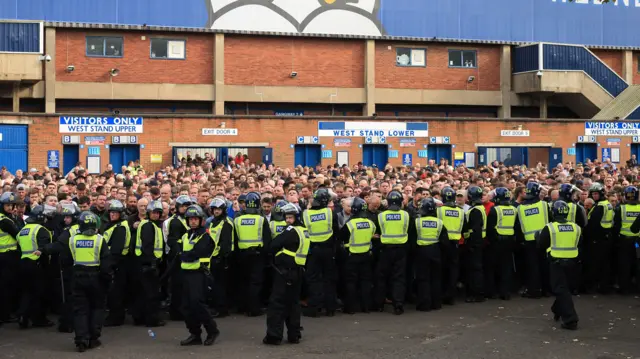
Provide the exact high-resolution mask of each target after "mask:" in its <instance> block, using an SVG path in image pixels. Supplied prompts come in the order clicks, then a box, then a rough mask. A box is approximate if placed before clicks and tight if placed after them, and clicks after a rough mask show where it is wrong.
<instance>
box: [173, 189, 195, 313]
mask: <svg viewBox="0 0 640 359" xmlns="http://www.w3.org/2000/svg"><path fill="white" fill-rule="evenodd" d="M192 204H193V202H192V201H191V198H190V197H189V196H186V195H182V196H178V198H176V203H175V210H176V212H175V214H174V215H173V216H171V218H169V219H168V220H167V221H168V222H169V223H168V233H167V246H168V247H169V254H168V255H167V262H168V263H170V265H172V266H173V268H170V269H169V270H170V271H171V283H170V290H171V305H170V306H169V318H170V319H171V320H182V319H183V317H182V302H181V299H182V278H181V276H182V271H179V270H173V269H174V268H175V269H177V268H178V267H179V262H180V259H179V258H178V259H176V256H177V255H178V253H180V251H181V250H182V248H181V246H182V243H181V242H180V240H181V239H182V236H184V234H185V233H187V231H188V230H189V226H187V221H186V220H185V219H184V214H185V212H186V211H187V208H189V206H191V205H192Z"/></svg>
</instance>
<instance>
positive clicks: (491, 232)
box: [485, 187, 518, 300]
mask: <svg viewBox="0 0 640 359" xmlns="http://www.w3.org/2000/svg"><path fill="white" fill-rule="evenodd" d="M495 193H496V194H495V197H494V201H495V203H496V206H494V207H491V210H489V215H487V239H488V242H489V247H488V248H489V253H490V258H489V260H488V261H487V262H486V263H487V264H488V265H489V267H488V268H485V272H486V273H487V276H486V278H485V282H486V283H485V288H486V289H487V293H485V294H486V295H487V296H489V297H491V298H493V297H495V296H496V289H497V293H499V294H500V299H502V300H509V299H511V294H510V291H511V285H512V279H511V278H512V274H513V251H514V249H515V244H516V238H515V228H514V226H515V224H516V216H517V213H518V212H517V210H516V208H515V207H514V206H513V205H512V203H513V202H512V200H513V198H512V195H511V192H510V191H509V190H508V189H506V188H504V187H498V188H496V190H495ZM496 278H498V285H497V288H496V285H495V279H496Z"/></svg>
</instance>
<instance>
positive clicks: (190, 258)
mask: <svg viewBox="0 0 640 359" xmlns="http://www.w3.org/2000/svg"><path fill="white" fill-rule="evenodd" d="M184 217H185V219H186V220H187V223H188V225H189V231H188V232H187V233H185V234H184V236H183V237H182V241H181V242H182V254H181V255H180V260H181V264H180V268H182V272H183V275H182V278H183V280H184V282H183V284H184V285H183V297H182V303H183V308H184V317H185V323H186V325H187V329H189V333H190V335H189V337H188V338H187V339H185V340H183V341H181V342H180V345H182V346H187V345H202V344H203V342H202V338H201V337H200V335H201V334H202V328H201V326H202V327H204V329H205V330H206V331H207V337H206V339H205V340H204V345H207V346H208V345H213V343H214V342H215V340H216V338H217V337H218V335H220V331H219V330H218V326H217V325H216V322H215V321H214V320H213V318H212V317H211V314H210V313H209V311H208V309H207V305H206V298H207V296H206V292H207V286H208V285H209V284H210V282H211V273H210V272H209V263H210V261H211V255H212V254H213V252H214V250H215V249H216V247H217V244H216V242H215V241H214V240H213V239H212V238H211V236H209V233H207V229H206V228H205V227H204V224H205V221H206V214H205V213H204V211H203V210H202V208H201V207H200V206H198V205H192V206H190V207H189V208H187V211H186V212H185V214H184Z"/></svg>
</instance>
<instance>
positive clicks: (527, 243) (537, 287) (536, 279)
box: [515, 182, 551, 298]
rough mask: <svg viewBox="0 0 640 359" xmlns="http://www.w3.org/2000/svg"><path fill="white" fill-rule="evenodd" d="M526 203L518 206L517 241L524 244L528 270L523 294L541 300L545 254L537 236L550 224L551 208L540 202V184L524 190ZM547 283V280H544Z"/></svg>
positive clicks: (533, 183)
mask: <svg viewBox="0 0 640 359" xmlns="http://www.w3.org/2000/svg"><path fill="white" fill-rule="evenodd" d="M524 195H525V196H524V202H522V204H520V205H519V206H518V215H517V217H516V224H515V229H516V239H517V241H518V243H524V257H525V263H526V264H525V266H526V268H527V284H526V289H525V291H524V292H523V293H522V296H523V297H525V298H540V297H541V296H542V280H543V279H542V278H541V274H542V273H546V270H543V269H542V265H543V262H542V261H543V260H544V253H541V252H540V250H539V249H538V247H537V245H536V241H535V239H536V235H537V234H538V233H539V232H540V231H541V230H542V228H544V226H546V225H547V224H548V223H549V217H551V216H550V212H549V206H548V205H547V204H546V203H545V202H542V201H540V184H539V183H537V182H529V183H527V187H526V189H525V190H524ZM544 281H545V282H546V278H545V279H544Z"/></svg>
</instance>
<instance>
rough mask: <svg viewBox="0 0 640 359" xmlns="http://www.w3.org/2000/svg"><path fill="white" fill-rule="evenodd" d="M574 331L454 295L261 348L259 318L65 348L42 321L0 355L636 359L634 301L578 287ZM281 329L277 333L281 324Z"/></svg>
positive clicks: (542, 308)
mask: <svg viewBox="0 0 640 359" xmlns="http://www.w3.org/2000/svg"><path fill="white" fill-rule="evenodd" d="M575 301H576V309H577V311H578V314H579V316H580V322H579V328H578V330H577V331H568V330H564V329H561V328H560V325H559V323H555V322H554V321H553V315H552V314H551V312H550V309H549V308H550V306H551V303H552V302H553V298H543V299H540V300H532V299H522V298H514V299H513V300H511V301H508V302H505V301H500V300H491V301H487V302H485V303H479V304H465V303H459V304H456V305H455V306H453V307H450V306H445V307H444V308H443V309H442V310H440V311H435V312H429V313H422V312H416V311H414V310H413V309H412V308H407V311H406V312H405V314H404V315H401V316H394V315H393V314H391V313H390V312H387V313H371V314H355V315H346V314H342V313H339V314H337V315H336V316H335V317H333V318H328V317H320V318H304V317H303V318H302V325H303V326H304V331H303V339H302V342H301V343H300V344H298V345H292V344H288V343H286V340H285V341H284V342H283V344H282V345H280V346H278V347H272V346H265V345H263V344H262V338H263V337H264V335H265V320H266V319H265V317H264V316H263V317H258V318H247V317H243V316H238V315H235V316H231V317H227V318H223V319H220V320H218V321H217V322H218V326H219V328H220V330H221V335H220V337H219V338H218V341H217V342H216V344H215V345H213V346H211V347H204V346H202V347H200V346H197V347H186V348H185V347H180V346H179V341H180V340H181V339H184V338H185V337H186V336H187V335H188V333H187V331H186V329H185V327H184V323H181V322H169V323H168V324H167V326H165V327H161V328H153V331H154V332H155V334H156V337H155V338H152V337H150V336H149V334H148V329H147V328H145V327H133V326H131V325H125V326H123V327H118V328H105V329H104V331H103V336H102V338H101V339H102V342H103V346H102V347H101V348H96V349H93V350H90V351H88V352H86V353H76V352H75V351H74V344H73V340H72V338H73V334H63V333H58V332H57V331H55V327H53V328H47V329H29V330H25V331H21V330H19V329H18V325H17V324H15V323H13V324H5V325H4V326H3V327H0V358H17V359H21V358H45V357H46V358H52V359H57V358H75V357H80V356H85V357H91V358H118V359H129V358H136V359H137V358H145V359H146V358H148V359H164V358H176V357H179V358H193V359H197V358H212V357H217V358H224V359H232V358H242V359H246V358H251V359H253V358H256V359H262V358H305V359H311V358H349V359H351V358H353V359H356V358H394V359H399V358H465V359H468V358H510V359H514V358H515V359H518V358H536V359H543V358H576V359H578V358H580V359H583V358H594V359H609V358H622V359H628V358H634V359H635V358H640V328H638V326H640V299H639V298H638V297H637V296H636V297H634V296H630V297H621V296H617V295H611V296H606V297H603V296H593V295H587V296H585V295H583V296H581V297H577V298H575ZM285 337H286V332H285Z"/></svg>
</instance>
